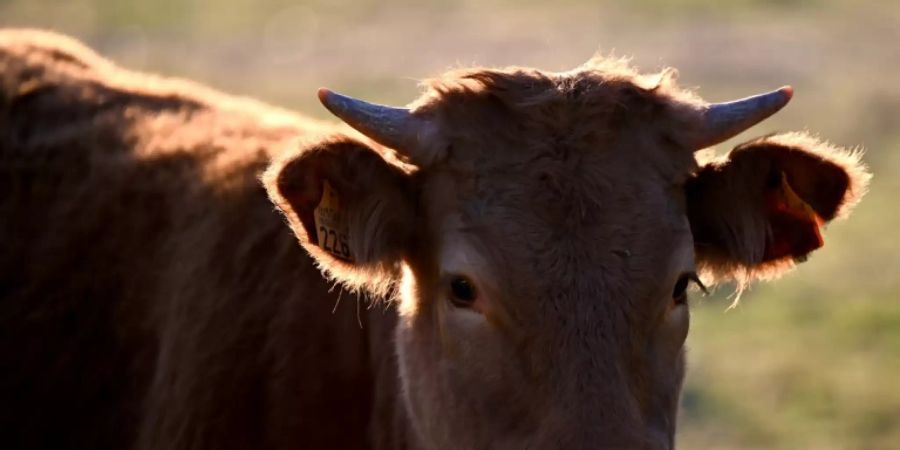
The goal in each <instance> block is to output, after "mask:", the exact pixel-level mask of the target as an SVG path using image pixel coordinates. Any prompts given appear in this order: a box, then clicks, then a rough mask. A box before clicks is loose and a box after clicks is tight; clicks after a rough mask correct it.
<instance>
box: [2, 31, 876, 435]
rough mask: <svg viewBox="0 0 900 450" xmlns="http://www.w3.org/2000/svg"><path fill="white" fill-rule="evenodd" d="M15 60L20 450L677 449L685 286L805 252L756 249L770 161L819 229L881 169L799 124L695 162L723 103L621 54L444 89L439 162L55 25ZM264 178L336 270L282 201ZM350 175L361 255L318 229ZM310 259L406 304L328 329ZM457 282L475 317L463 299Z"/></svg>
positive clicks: (351, 301)
mask: <svg viewBox="0 0 900 450" xmlns="http://www.w3.org/2000/svg"><path fill="white" fill-rule="evenodd" d="M0 67H2V74H0V77H2V82H3V84H2V89H0V108H2V109H0V111H2V115H0V133H2V134H0V158H2V159H0V174H2V178H0V179H2V180H3V181H2V182H3V183H4V184H2V185H0V187H2V191H0V213H2V214H0V245H3V246H4V247H3V248H2V249H0V250H2V252H0V277H2V278H0V297H2V303H0V305H2V306H0V308H2V309H0V333H2V336H0V337H2V339H0V346H2V347H0V351H2V355H3V361H4V362H6V363H8V364H9V365H10V367H11V368H12V369H11V370H6V371H4V375H3V377H4V378H2V379H0V393H2V395H3V398H9V399H12V400H11V401H8V402H4V403H3V404H2V405H0V422H2V423H4V424H11V425H9V426H5V428H4V431H3V433H5V435H4V436H0V442H12V443H13V446H14V447H54V448H55V447H59V446H63V445H64V444H65V445H66V446H69V447H83V448H104V447H106V448H123V447H134V448H140V449H150V448H288V447H297V448H364V447H375V448H402V447H405V446H410V447H425V448H459V449H464V448H494V449H501V448H516V449H520V448H569V449H572V448H646V449H665V448H671V447H672V446H673V439H674V430H675V412H676V410H677V402H678V396H679V391H680V386H681V381H682V378H683V372H684V351H683V343H684V339H685V337H686V334H687V331H688V312H687V306H685V305H684V304H681V303H678V302H676V301H675V300H676V299H673V286H675V285H676V283H677V281H678V280H679V279H680V277H681V275H682V274H683V273H685V272H689V271H691V270H693V269H694V268H701V269H702V268H708V269H711V271H712V272H714V273H715V274H716V275H717V276H720V277H722V278H727V277H738V278H739V277H742V276H744V277H745V278H750V277H756V276H759V275H768V274H773V273H776V272H777V271H780V270H784V269H785V268H787V266H788V265H789V263H788V262H786V261H784V260H781V259H779V260H775V261H762V260H760V258H758V256H756V255H758V254H760V252H764V250H765V249H766V247H765V246H766V245H769V241H770V240H767V238H766V236H769V235H770V234H772V233H773V231H772V228H773V226H772V224H773V223H774V222H773V221H772V220H771V219H772V217H770V216H767V215H766V214H768V211H767V210H765V209H764V208H762V207H761V206H760V203H759V202H760V198H763V197H765V195H767V191H764V189H766V184H765V181H766V180H765V178H764V177H763V178H759V177H755V176H754V175H755V174H757V173H758V172H757V171H755V170H753V169H754V168H756V167H757V166H758V165H761V164H768V166H766V167H770V168H776V169H779V171H778V173H781V172H784V173H786V174H787V175H788V176H789V177H790V178H791V180H790V181H791V182H792V183H793V184H794V185H795V187H796V191H797V192H798V193H799V194H800V195H801V197H803V200H805V201H806V203H808V204H810V205H812V206H813V207H814V208H815V210H816V212H817V213H818V214H819V215H820V216H821V217H822V218H823V219H825V220H830V219H831V218H833V217H835V216H838V215H844V214H846V211H847V210H848V208H849V206H851V205H852V204H853V203H855V202H856V201H857V200H858V198H859V196H860V195H861V194H862V192H863V191H864V189H865V182H866V180H867V177H868V175H867V173H866V171H865V169H864V168H863V167H862V166H861V165H860V164H859V162H858V159H857V158H856V157H854V156H848V154H847V153H846V152H843V151H840V150H835V149H832V148H831V147H827V146H825V145H824V144H822V143H820V142H818V141H814V140H810V139H809V138H806V137H804V136H801V135H787V136H778V137H771V138H768V139H765V140H762V141H755V142H751V143H748V144H747V145H746V146H744V147H741V148H739V149H737V150H735V152H734V153H733V155H731V156H732V157H731V158H729V159H723V160H722V161H717V162H714V163H712V164H704V165H702V166H701V165H700V164H698V162H697V160H696V159H695V157H694V155H693V152H692V150H694V149H688V148H683V146H682V145H681V144H680V142H684V140H683V139H681V136H680V133H683V132H685V131H688V132H690V131H692V129H693V128H696V122H697V120H698V117H699V113H698V111H699V110H700V109H701V108H702V106H703V103H702V101H700V100H699V99H697V98H696V97H694V96H693V95H691V94H690V93H686V92H684V91H681V90H680V89H678V87H677V86H676V85H675V83H674V73H673V72H672V71H664V72H663V73H661V74H658V75H651V76H642V75H640V74H638V73H637V72H636V71H634V70H633V69H631V68H630V67H629V66H628V65H627V64H626V63H625V62H624V61H620V60H609V59H603V58H597V59H594V60H592V61H590V62H589V63H587V64H586V65H585V66H583V67H581V68H578V69H576V70H573V71H570V72H565V73H549V72H542V71H538V70H533V69H523V68H509V69H469V70H462V71H454V72H451V73H449V74H447V75H445V76H443V77H440V78H437V79H435V80H431V81H429V82H427V83H426V92H425V93H424V95H423V96H422V98H420V99H419V100H418V101H417V102H415V103H414V104H413V108H414V114H416V115H418V116H419V117H420V118H423V119H426V120H430V121H432V122H433V123H435V124H437V129H439V130H440V135H438V136H434V138H433V140H432V141H430V142H428V145H430V147H431V149H430V151H431V153H430V156H431V157H430V158H429V159H428V160H427V161H426V162H422V161H419V162H418V166H415V167H414V166H409V165H404V164H402V163H400V162H398V161H397V160H396V159H394V158H392V157H391V153H392V152H391V151H390V150H394V151H397V152H398V153H399V154H400V156H401V159H403V158H402V156H403V155H405V154H407V152H406V151H405V150H407V149H384V148H380V147H379V146H377V145H376V144H374V143H370V142H367V141H362V140H358V139H356V138H351V137H348V136H347V135H345V134H344V133H342V132H340V131H339V130H338V129H336V128H329V127H327V126H324V125H322V124H318V123H314V122H311V121H309V120H306V119H302V118H299V117H297V116H294V115H292V114H290V113H288V112H285V111H280V110H276V109H274V108H270V107H267V106H264V105H261V104H258V103H256V102H253V101H252V100H247V99H236V98H232V97H228V96H225V95H222V94H219V93H216V92H213V91H210V90H208V89H206V88H202V87H200V86H197V85H194V84H193V83H189V82H186V81H176V80H169V79H164V78H159V77H152V76H149V75H141V74H135V73H132V72H127V71H124V70H122V69H120V68H117V67H115V66H114V65H112V64H111V63H109V62H107V61H105V60H103V59H102V58H100V57H98V56H96V55H95V54H93V53H92V52H90V51H89V50H87V49H85V48H84V47H82V46H80V45H79V44H77V43H74V42H72V41H70V40H67V39H64V38H61V37H59V36H56V35H49V34H44V33H38V32H22V31H18V32H15V31H14V32H10V31H7V32H3V33H0ZM267 165H268V166H269V167H268V170H267V171H266V172H265V174H264V175H262V177H261V178H262V181H263V183H264V184H265V188H266V190H267V191H268V192H267V193H268V196H269V198H270V199H271V200H272V202H273V203H274V204H275V205H276V206H277V207H278V208H279V209H281V210H282V212H283V213H284V215H285V217H286V218H287V221H288V223H289V225H290V227H291V228H292V230H293V231H294V233H295V235H296V237H297V238H298V239H299V241H300V244H301V245H302V246H303V248H305V249H306V250H307V253H308V254H309V255H311V256H312V259H311V258H310V256H308V255H307V253H304V252H303V251H302V250H301V249H300V247H299V246H297V245H296V242H295V240H294V239H293V238H291V237H290V235H289V233H288V232H287V231H283V223H281V220H280V219H279V218H278V217H277V215H276V214H275V213H274V211H273V210H272V207H271V204H270V203H268V202H267V201H266V200H265V195H266V192H264V191H263V188H262V187H261V186H260V184H259V181H258V178H259V177H260V174H261V172H262V171H263V169H264V168H265V167H266V166H267ZM326 181H327V182H328V183H329V184H330V185H331V186H333V188H334V189H335V190H336V191H337V194H338V196H339V198H340V199H341V204H342V205H343V208H344V209H346V211H345V212H346V214H347V223H346V226H347V229H348V234H349V238H350V247H351V248H352V250H353V251H352V253H353V255H354V257H355V259H354V260H353V261H346V260H341V259H338V258H335V257H333V256H332V255H331V254H329V253H328V252H326V251H324V250H323V249H321V248H319V247H318V245H317V239H315V238H314V236H313V235H312V233H313V232H314V231H315V229H316V227H315V224H314V215H315V208H316V206H317V205H318V204H319V202H320V198H321V196H322V192H323V190H324V183H325V182H326ZM758 182H759V183H758ZM705 186H726V187H728V188H729V189H723V190H721V192H722V193H724V194H726V195H725V196H724V197H720V196H717V195H713V194H711V193H710V192H711V191H710V190H709V188H707V187H705ZM842 187H843V190H842ZM748 189H749V191H747V192H749V193H747V194H746V196H745V197H737V195H738V193H741V192H744V191H745V190H748ZM727 194H733V196H730V197H729V196H728V195H727ZM735 199H743V200H742V201H737V202H735ZM767 227H768V228H767ZM735 230H736V231H735ZM701 231H702V232H701ZM775 231H777V230H775ZM729 232H731V234H735V232H736V233H737V235H735V236H731V237H733V238H734V239H733V240H727V239H711V238H710V236H712V237H717V236H729ZM704 233H708V234H704ZM767 233H768V234H767ZM789 236H793V235H792V234H789ZM708 238H710V239H708ZM787 243H788V244H793V243H794V242H791V241H789V242H787ZM704 245H713V246H714V248H703V246H704ZM695 247H696V248H695ZM798 248H806V247H798ZM695 252H696V260H695ZM314 262H315V264H318V265H319V266H320V267H321V268H322V269H324V270H325V271H326V273H327V274H328V275H329V276H330V278H331V279H332V280H333V281H334V282H340V283H343V284H344V285H345V286H347V287H349V288H351V290H353V291H354V292H358V293H360V294H365V293H371V294H374V295H375V296H380V295H385V294H390V293H392V292H394V290H395V288H398V287H399V291H400V293H399V295H398V296H397V301H395V302H387V303H379V304H378V305H377V306H376V307H375V308H373V309H366V310H365V311H364V312H361V313H360V315H361V316H360V318H359V320H360V321H361V325H363V327H362V328H360V326H359V325H358V324H357V317H356V315H355V313H354V311H353V309H354V306H356V307H358V306H359V304H358V303H356V302H357V301H358V299H357V298H356V297H354V296H353V295H352V294H348V293H345V294H344V299H343V301H342V302H341V303H340V305H339V306H340V308H339V309H342V310H341V311H338V312H336V313H335V314H333V315H332V313H331V309H332V307H333V306H334V304H335V302H337V301H338V300H339V298H340V296H341V294H340V291H338V290H337V289H334V290H330V289H329V288H330V287H331V286H330V284H329V283H326V282H325V281H324V280H323V279H322V277H321V276H320V275H319V273H318V271H317V270H316V269H315V267H314ZM746 274H750V275H746ZM460 275H463V276H466V277H468V279H469V280H470V281H471V282H472V284H473V285H474V286H475V288H476V291H477V292H478V294H479V295H478V298H477V299H476V302H475V303H474V304H473V305H472V307H471V308H466V307H458V306H453V303H452V302H451V301H450V298H449V296H450V295H451V290H450V289H449V288H448V286H449V284H450V283H449V281H450V280H452V279H453V278H454V277H456V276H460Z"/></svg>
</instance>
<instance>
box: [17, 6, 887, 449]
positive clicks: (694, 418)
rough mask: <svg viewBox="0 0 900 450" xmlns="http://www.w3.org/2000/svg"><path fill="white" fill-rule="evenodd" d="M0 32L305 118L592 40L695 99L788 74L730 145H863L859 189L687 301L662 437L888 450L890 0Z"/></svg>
mask: <svg viewBox="0 0 900 450" xmlns="http://www.w3.org/2000/svg"><path fill="white" fill-rule="evenodd" d="M0 25H2V26H35V27H43V28H51V29H55V30H59V31H64V32H67V33H70V34H73V35H75V36H77V37H79V38H81V39H82V40H84V41H85V42H87V43H88V44H89V45H91V46H93V47H95V48H96V49H98V50H99V51H100V52H101V53H103V54H105V55H107V56H109V57H111V58H112V59H113V60H115V61H117V62H119V63H121V64H123V65H125V66H128V67H132V68H136V69H142V70H148V71H152V72H158V73H163V74H168V75H177V76H182V77H187V78H192V79H196V80H199V81H202V82H204V83H207V84H210V85H212V86H214V87H216V88H219V89H221V90H224V91H228V92H231V93H238V94H243V95H249V96H253V97H258V98H261V99H263V100H266V101H268V102H271V103H275V104H278V105H281V106H285V107H289V108H293V109H296V110H298V111H301V112H303V113H305V114H309V115H313V116H317V117H326V116H327V115H326V114H325V112H324V110H323V109H322V108H320V107H318V106H317V104H316V102H315V96H314V95H313V93H314V92H315V89H316V88H317V87H319V86H321V85H327V86H329V87H332V88H335V89H338V90H341V91H344V92H348V93H350V94H353V95H358V96H362V97H365V98H367V99H371V100H375V101H380V102H387V103H394V104H404V103H406V102H409V101H411V100H412V99H413V98H415V96H416V95H417V92H418V89H417V87H416V80H417V79H421V78H424V77H427V76H431V75H436V74H438V73H440V72H441V71H443V70H445V69H448V68H452V67H458V66H464V65H472V64H479V65H490V66H498V65H508V64H516V65H525V66H535V67H540V68H543V69H550V70H566V69H569V68H572V67H575V66H577V65H578V64H580V63H582V62H583V61H585V60H586V59H587V58H588V57H590V56H591V55H592V54H594V53H595V52H597V51H598V50H599V51H602V52H604V53H610V52H615V54H617V55H632V56H633V57H634V62H635V64H636V65H637V66H638V67H640V68H641V69H643V70H645V71H652V70H657V69H659V68H662V67H665V66H674V67H676V68H679V70H680V81H681V84H682V85H683V86H687V87H701V88H702V89H700V90H699V92H700V93H701V95H702V96H703V97H704V98H706V99H707V100H709V101H721V100H727V99H731V98H735V97H743V96H745V95H749V94H753V93H756V92H758V91H762V90H767V89H772V88H775V87H778V86H781V85H783V84H792V85H793V86H794V87H795V89H796V95H795V97H794V101H793V102H792V103H791V105H790V106H788V107H787V108H786V109H785V110H784V111H783V112H782V113H780V114H778V115H776V116H775V117H773V118H772V119H770V120H768V121H766V122H764V124H762V125H760V126H758V127H756V128H755V129H754V130H752V132H751V133H748V134H745V135H742V136H739V137H738V138H737V139H735V140H734V141H733V142H730V143H728V144H733V143H735V142H738V141H740V140H744V139H747V138H749V137H751V134H752V135H759V134H763V133H768V132H772V131H778V130H797V129H800V130H804V129H807V130H810V131H812V132H814V133H817V134H819V135H820V136H822V137H823V138H826V139H828V140H831V141H832V142H834V143H836V144H838V145H841V146H847V147H855V146H861V147H863V148H865V149H866V158H865V159H866V161H867V162H868V164H869V165H870V166H871V168H872V170H873V172H874V173H875V178H874V180H873V182H872V186H871V191H870V193H869V195H868V196H867V197H866V198H865V200H864V201H863V203H862V204H861V205H860V207H859V208H858V209H857V211H856V213H855V214H854V215H853V217H852V218H851V220H848V221H846V222H839V223H835V224H832V225H831V226H830V227H829V228H828V230H827V231H826V242H827V243H826V247H825V249H824V250H823V251H821V252H819V253H818V254H815V255H814V256H813V257H812V258H811V259H810V261H809V262H806V263H804V264H802V265H801V266H800V267H799V270H797V271H796V272H794V273H791V274H790V275H788V276H786V277H785V278H783V279H781V280H779V281H776V282H772V283H769V284H765V285H757V286H755V287H754V288H753V289H751V290H750V291H748V292H746V293H745V294H744V296H743V298H742V300H741V302H740V304H739V305H738V306H737V307H736V308H735V309H732V310H727V307H728V305H729V304H730V303H731V301H732V299H731V298H729V294H730V293H731V289H729V288H728V287H727V286H726V287H722V288H720V289H719V291H718V292H717V293H716V294H715V295H713V296H711V297H708V298H699V296H695V299H694V300H692V302H693V311H694V315H693V319H692V320H693V322H692V331H691V336H690V338H689V340H688V345H689V364H688V365H689V370H688V377H687V384H686V386H685V390H684V396H683V402H682V404H683V408H682V413H681V417H680V428H679V434H678V443H679V446H680V447H681V448H687V449H695V448H709V449H762V448H765V449H798V448H816V449H891V448H900V231H898V230H897V228H898V224H897V222H898V220H900V203H898V195H900V126H898V125H900V123H898V119H900V3H896V2H894V1H875V0H824V1H813V0H781V1H779V0H763V1H753V0H734V1H729V2H705V1H700V0H682V1H663V0H641V1H631V2H621V3H612V2H603V1H592V0H553V1H535V0H525V1H512V0H507V1H503V0H479V1H475V0H453V1H451V0H437V1H433V2H431V3H426V2H420V1H414V0H402V1H401V0H394V1H376V0H358V1H348V0H320V1H283V0H220V1H210V2H202V1H198V0H185V1H180V0H148V1H141V2H134V1H125V0H70V1H50V0H0ZM728 148H730V145H722V146H720V147H719V151H720V152H722V151H725V150H726V149H728Z"/></svg>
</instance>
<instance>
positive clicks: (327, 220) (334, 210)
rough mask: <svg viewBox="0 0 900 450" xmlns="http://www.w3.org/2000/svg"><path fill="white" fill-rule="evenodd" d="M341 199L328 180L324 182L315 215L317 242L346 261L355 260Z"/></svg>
mask: <svg viewBox="0 0 900 450" xmlns="http://www.w3.org/2000/svg"><path fill="white" fill-rule="evenodd" d="M341 206H342V205H341V199H340V197H339V196H338V194H337V192H336V191H335V190H334V188H332V187H331V184H330V183H328V180H325V181H324V182H323V184H322V199H321V200H319V205H318V206H316V209H315V211H313V215H314V216H315V220H316V238H317V241H318V242H317V244H318V245H319V247H320V248H322V250H325V251H326V252H328V253H330V254H332V255H334V256H336V257H337V258H340V259H343V260H345V261H353V255H352V254H351V253H350V240H349V226H348V224H347V218H346V215H345V214H344V211H343V210H341Z"/></svg>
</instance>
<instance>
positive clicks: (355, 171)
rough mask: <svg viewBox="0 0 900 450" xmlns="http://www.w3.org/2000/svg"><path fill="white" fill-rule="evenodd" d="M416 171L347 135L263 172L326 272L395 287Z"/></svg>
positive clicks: (372, 287) (353, 284)
mask: <svg viewBox="0 0 900 450" xmlns="http://www.w3.org/2000/svg"><path fill="white" fill-rule="evenodd" d="M410 178H411V177H410V175H409V174H408V173H407V171H405V170H404V168H403V167H401V165H400V163H396V164H395V163H392V162H389V161H388V160H387V159H385V156H384V155H382V154H381V153H379V152H378V151H376V150H375V149H374V148H372V147H371V146H369V145H367V144H365V143H363V142H360V141H358V140H355V139H351V138H349V137H346V136H343V135H336V136H330V137H326V138H321V139H316V140H313V141H311V142H309V144H307V145H302V146H301V148H300V149H299V151H298V152H294V153H289V154H286V155H284V156H283V157H281V158H278V159H276V160H275V161H274V162H273V163H272V164H271V165H270V166H269V168H268V170H266V172H265V174H264V175H263V179H262V181H263V184H264V185H265V187H266V190H267V191H268V193H269V198H270V199H271V200H272V202H273V203H274V204H275V205H276V206H277V207H278V208H279V209H280V210H281V211H282V212H283V213H284V215H285V217H286V218H287V219H288V223H289V225H290V226H291V229H292V230H293V232H294V234H295V235H296V236H297V238H298V240H299V241H300V244H301V245H302V246H303V248H305V249H306V250H307V252H309V254H310V255H311V256H312V257H313V258H314V259H315V260H316V262H317V263H318V265H319V267H320V268H322V269H324V271H325V272H326V274H327V275H328V276H329V277H330V278H332V279H334V280H336V281H340V282H341V283H342V284H344V285H345V286H346V287H349V288H351V289H360V288H362V289H365V290H366V291H368V292H370V293H373V294H375V295H384V294H386V293H387V292H388V290H389V289H390V288H391V286H392V285H393V284H394V282H396V281H397V279H398V276H399V263H400V261H401V260H402V258H403V255H404V252H407V251H409V248H410V243H411V241H412V236H413V232H414V225H415V212H414V205H415V202H414V196H413V195H412V194H411V191H412V189H411V188H410V184H411V183H410Z"/></svg>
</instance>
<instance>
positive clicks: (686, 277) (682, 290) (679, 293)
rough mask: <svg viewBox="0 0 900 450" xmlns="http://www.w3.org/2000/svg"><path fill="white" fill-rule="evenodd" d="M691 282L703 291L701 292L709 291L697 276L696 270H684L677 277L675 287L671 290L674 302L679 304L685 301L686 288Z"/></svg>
mask: <svg viewBox="0 0 900 450" xmlns="http://www.w3.org/2000/svg"><path fill="white" fill-rule="evenodd" d="M691 282H693V283H694V284H696V285H697V287H699V288H700V290H701V291H703V294H704V295H706V294H709V291H708V290H707V289H706V285H704V284H703V281H701V280H700V277H699V276H697V272H685V273H683V274H681V276H679V277H678V281H676V282H675V287H674V289H673V290H672V300H674V301H675V304H678V305H681V304H684V303H687V288H688V286H689V285H690V283H691Z"/></svg>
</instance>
